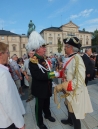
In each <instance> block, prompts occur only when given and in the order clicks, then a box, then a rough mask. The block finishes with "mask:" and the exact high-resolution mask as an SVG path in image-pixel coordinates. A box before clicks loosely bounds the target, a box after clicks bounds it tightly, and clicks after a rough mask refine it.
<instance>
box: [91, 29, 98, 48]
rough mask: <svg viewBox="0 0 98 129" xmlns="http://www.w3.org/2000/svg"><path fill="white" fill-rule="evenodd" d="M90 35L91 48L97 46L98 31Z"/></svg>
mask: <svg viewBox="0 0 98 129" xmlns="http://www.w3.org/2000/svg"><path fill="white" fill-rule="evenodd" d="M92 35H93V36H92V46H94V45H98V30H97V29H96V30H95V31H94V32H93V34H92Z"/></svg>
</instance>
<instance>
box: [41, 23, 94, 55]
mask: <svg viewBox="0 0 98 129" xmlns="http://www.w3.org/2000/svg"><path fill="white" fill-rule="evenodd" d="M40 34H41V35H42V37H43V38H44V39H45V41H46V42H47V43H49V45H48V46H47V55H48V56H49V55H51V54H56V53H58V39H60V41H61V43H63V39H64V38H66V37H68V36H70V35H73V36H76V37H78V38H79V39H80V42H81V44H82V46H91V39H92V34H91V33H90V32H87V31H80V30H79V27H78V26H77V25H76V24H74V23H73V22H72V21H70V22H69V23H67V24H64V25H62V26H60V27H50V28H46V29H43V30H42V31H41V32H40ZM61 53H62V54H64V48H62V52H61Z"/></svg>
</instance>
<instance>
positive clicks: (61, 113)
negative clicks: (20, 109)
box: [23, 82, 98, 129]
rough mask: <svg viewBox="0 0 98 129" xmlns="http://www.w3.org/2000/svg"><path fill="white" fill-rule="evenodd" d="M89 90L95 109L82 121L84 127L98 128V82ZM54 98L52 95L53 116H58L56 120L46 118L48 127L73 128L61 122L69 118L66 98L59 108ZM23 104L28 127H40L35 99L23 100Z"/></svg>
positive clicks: (90, 86) (27, 128)
mask: <svg viewBox="0 0 98 129" xmlns="http://www.w3.org/2000/svg"><path fill="white" fill-rule="evenodd" d="M89 84H90V83H89ZM91 84H92V83H91ZM88 91H89V94H90V98H91V102H92V106H93V110H94V111H93V113H90V114H87V115H86V118H85V119H84V120H82V121H81V125H82V129H98V82H97V83H96V84H93V85H89V86H88ZM60 94H61V93H60ZM60 94H59V95H60ZM53 99H54V98H53V96H52V97H51V104H50V109H51V113H52V116H53V117H54V118H56V122H49V121H48V120H46V119H44V123H45V125H46V126H47V127H48V129H73V127H71V126H69V125H63V124H62V123H61V122H60V121H61V119H67V109H66V107H65V105H64V100H63V99H62V100H61V108H60V109H57V106H56V105H55V104H54V100H53ZM23 104H24V106H25V109H26V114H25V124H26V129H39V128H38V127H37V125H36V120H35V112H34V111H35V109H34V107H35V106H34V105H35V100H34V99H33V100H32V101H30V102H28V103H26V102H25V100H23Z"/></svg>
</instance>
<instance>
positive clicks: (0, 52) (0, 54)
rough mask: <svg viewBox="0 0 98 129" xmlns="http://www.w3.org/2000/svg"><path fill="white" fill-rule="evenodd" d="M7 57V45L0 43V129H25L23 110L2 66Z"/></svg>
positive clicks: (12, 82) (11, 81)
mask: <svg viewBox="0 0 98 129" xmlns="http://www.w3.org/2000/svg"><path fill="white" fill-rule="evenodd" d="M8 57H9V50H8V45H7V44H5V43H2V42H0V129H25V126H24V118H23V115H24V114H25V109H24V106H23V103H22V101H21V99H20V96H19V93H18V91H17V88H16V85H15V83H14V81H13V79H12V77H11V74H10V73H9V70H8V68H7V67H5V66H4V65H5V64H7V62H8Z"/></svg>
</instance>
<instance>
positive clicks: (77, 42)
mask: <svg viewBox="0 0 98 129" xmlns="http://www.w3.org/2000/svg"><path fill="white" fill-rule="evenodd" d="M70 39H72V40H73V41H74V43H76V44H79V41H76V40H75V39H74V38H73V37H71V36H69V37H68V38H67V40H66V42H68V41H69V40H70Z"/></svg>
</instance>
